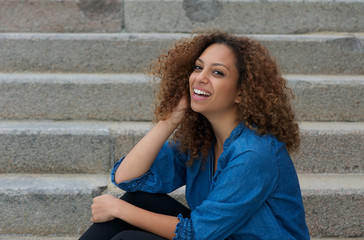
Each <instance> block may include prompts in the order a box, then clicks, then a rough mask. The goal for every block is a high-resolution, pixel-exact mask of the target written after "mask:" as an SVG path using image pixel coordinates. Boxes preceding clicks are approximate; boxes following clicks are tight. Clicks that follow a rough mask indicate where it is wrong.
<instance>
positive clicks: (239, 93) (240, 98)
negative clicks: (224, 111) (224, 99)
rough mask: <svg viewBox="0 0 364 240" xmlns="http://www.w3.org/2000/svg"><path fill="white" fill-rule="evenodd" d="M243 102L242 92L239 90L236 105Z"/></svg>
mask: <svg viewBox="0 0 364 240" xmlns="http://www.w3.org/2000/svg"><path fill="white" fill-rule="evenodd" d="M241 100H242V96H241V91H240V90H239V92H238V95H237V96H236V98H235V103H237V104H239V103H241Z"/></svg>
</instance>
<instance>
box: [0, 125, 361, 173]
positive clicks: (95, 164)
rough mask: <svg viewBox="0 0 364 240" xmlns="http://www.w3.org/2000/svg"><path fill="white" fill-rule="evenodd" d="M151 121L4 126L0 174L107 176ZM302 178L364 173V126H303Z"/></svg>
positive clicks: (0, 134) (295, 158) (1, 127)
mask: <svg viewBox="0 0 364 240" xmlns="http://www.w3.org/2000/svg"><path fill="white" fill-rule="evenodd" d="M151 126H152V124H151V123H150V122H81V121H69V122H62V121H54V122H53V121H0V142H1V144H0V153H1V154H0V173H107V172H108V171H109V169H110V168H111V166H112V164H113V163H114V162H115V161H116V160H117V159H119V158H120V157H121V156H124V155H126V154H127V153H128V152H129V150H130V149H131V148H132V147H133V146H134V145H135V144H136V143H137V142H138V141H139V139H141V138H142V137H143V136H144V135H145V134H146V133H147V132H148V131H149V129H150V128H151ZM300 127H301V132H302V145H301V149H300V151H299V152H298V153H297V154H295V155H293V156H292V158H293V161H294V163H295V166H296V168H297V170H298V172H301V173H363V172H364V166H363V152H364V145H363V143H364V141H363V139H364V122H357V123H344V122H342V123H335V122H323V123H310V122H301V123H300Z"/></svg>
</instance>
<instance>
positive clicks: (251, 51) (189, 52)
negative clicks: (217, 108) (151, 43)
mask: <svg viewBox="0 0 364 240" xmlns="http://www.w3.org/2000/svg"><path fill="white" fill-rule="evenodd" d="M214 43H219V44H225V45H226V46H228V47H230V49H231V50H232V51H233V52H234V54H235V56H236V67H237V69H238V71H239V81H238V87H240V90H241V93H242V94H241V95H242V101H241V102H240V103H239V112H238V113H239V116H238V117H239V121H240V122H243V123H244V124H245V125H246V126H247V127H249V128H250V129H253V130H254V131H255V132H256V133H257V134H258V135H263V134H271V135H274V136H275V137H276V138H277V139H278V140H279V141H281V142H284V143H285V144H286V148H287V149H288V151H289V152H293V151H295V150H297V149H298V147H299V144H300V137H299V127H298V124H297V123H296V122H295V119H294V112H293V110H292V108H291V105H290V98H291V97H293V94H292V90H291V89H289V88H288V87H287V86H286V84H287V81H286V80H285V79H284V78H283V77H282V76H281V73H280V71H279V69H278V66H277V64H276V62H275V60H274V59H273V58H272V57H271V56H270V55H269V52H268V50H267V49H266V48H265V47H263V46H262V45H261V44H260V43H259V42H257V41H255V40H253V39H250V38H247V37H243V36H236V35H231V34H228V33H224V32H220V31H210V32H205V33H201V34H198V35H196V36H193V35H192V36H191V38H182V39H180V40H178V41H177V42H176V43H175V44H174V46H173V47H172V48H170V49H169V51H168V53H167V54H162V55H161V56H160V57H159V58H158V59H157V60H156V62H155V63H154V64H153V65H152V66H153V67H152V69H151V74H152V75H153V77H154V79H158V80H160V83H159V91H158V96H157V102H156V109H155V112H154V117H155V121H159V120H165V119H167V118H168V117H169V116H170V114H171V113H172V110H173V109H174V107H175V106H177V104H178V102H179V100H180V99H181V97H182V96H184V95H185V96H187V99H188V100H189V101H190V92H189V76H190V75H191V73H192V72H193V67H194V65H195V61H196V59H197V58H198V57H199V56H200V55H201V54H202V53H203V52H204V50H205V49H206V48H207V47H208V46H210V45H212V44H214ZM173 138H174V140H175V141H176V142H178V143H179V148H180V150H181V151H183V152H186V153H187V152H188V153H190V156H191V159H190V162H191V164H192V163H193V160H194V159H199V158H200V157H202V159H206V158H207V155H208V152H209V150H210V149H211V145H212V141H213V139H214V133H213V131H212V127H211V125H210V123H209V122H208V120H207V119H206V118H205V117H204V116H203V115H202V114H200V113H196V112H194V111H193V110H192V109H191V107H189V108H188V109H187V110H186V114H185V117H184V119H183V120H182V122H181V124H180V126H179V127H178V129H177V130H176V131H175V133H174V136H173Z"/></svg>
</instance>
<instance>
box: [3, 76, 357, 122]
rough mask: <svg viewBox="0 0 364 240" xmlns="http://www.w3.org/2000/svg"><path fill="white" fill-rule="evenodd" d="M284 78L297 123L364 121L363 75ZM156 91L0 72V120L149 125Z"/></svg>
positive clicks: (106, 81)
mask: <svg viewBox="0 0 364 240" xmlns="http://www.w3.org/2000/svg"><path fill="white" fill-rule="evenodd" d="M285 77H286V79H287V80H288V85H289V86H290V87H292V89H293V93H294V94H295V96H296V97H295V99H294V101H293V105H294V106H295V110H296V118H297V120H298V121H364V98H363V97H362V96H363V95H364V78H363V77H362V76H349V75H345V76H323V75H310V76H308V75H286V76H285ZM156 91H157V89H156V83H153V81H152V80H150V79H148V78H147V77H146V76H144V75H142V74H38V73H35V74H30V73H24V74H14V73H0V119H15V120H21V119H52V120H69V119H72V120H81V119H83V120H91V119H92V120H108V121H114V120H115V121H149V120H152V119H153V109H154V101H153V98H154V96H155V92H156Z"/></svg>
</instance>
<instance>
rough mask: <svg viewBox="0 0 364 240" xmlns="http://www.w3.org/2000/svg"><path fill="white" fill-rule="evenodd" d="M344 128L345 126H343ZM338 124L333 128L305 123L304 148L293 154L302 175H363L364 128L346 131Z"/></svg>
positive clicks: (346, 129) (302, 133)
mask: <svg viewBox="0 0 364 240" xmlns="http://www.w3.org/2000/svg"><path fill="white" fill-rule="evenodd" d="M340 125H341V126H340ZM345 126H347V123H346V124H345V123H342V124H340V123H338V124H337V125H336V126H333V127H332V128H331V129H327V128H315V129H313V128H312V127H311V126H310V124H309V123H307V124H301V125H300V128H301V129H300V130H301V135H302V138H301V147H300V150H299V152H298V153H297V154H293V155H292V159H293V162H294V164H295V167H296V169H297V171H298V172H301V173H363V172H364V165H363V152H364V145H363V142H364V128H363V126H361V127H359V128H355V127H354V128H351V127H350V128H346V127H345Z"/></svg>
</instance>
